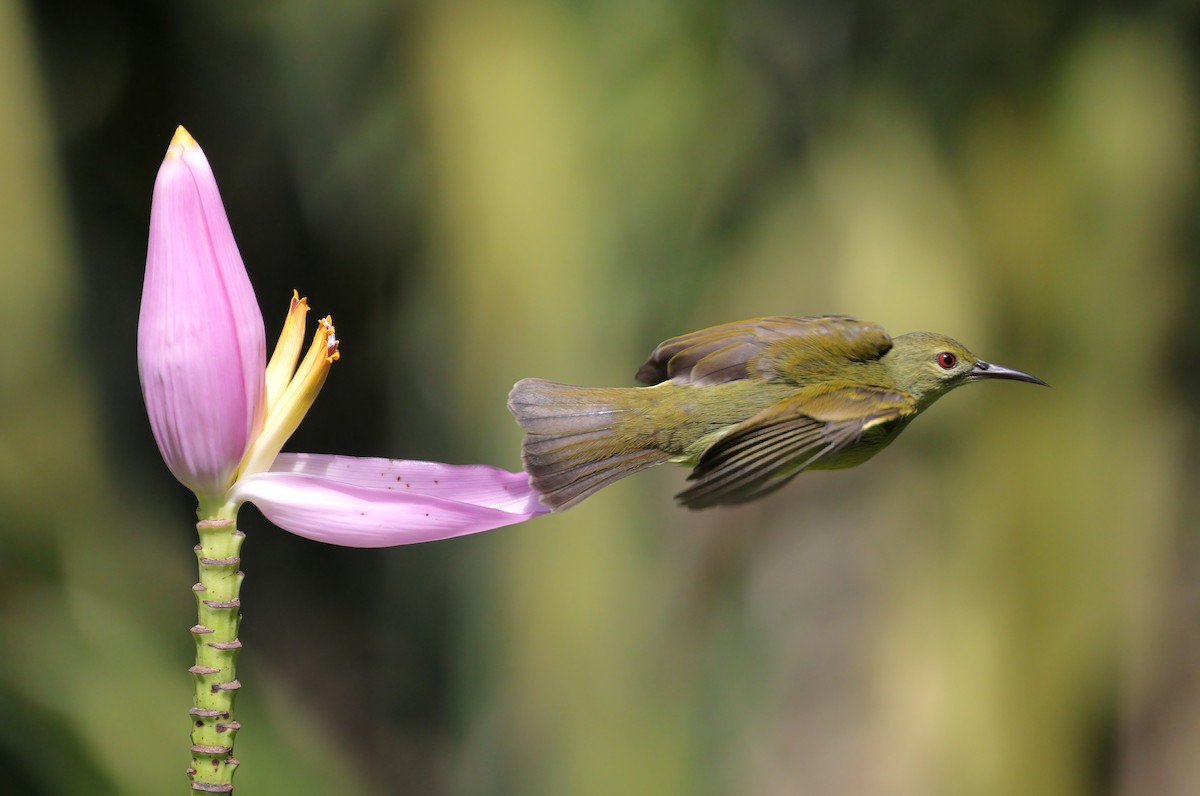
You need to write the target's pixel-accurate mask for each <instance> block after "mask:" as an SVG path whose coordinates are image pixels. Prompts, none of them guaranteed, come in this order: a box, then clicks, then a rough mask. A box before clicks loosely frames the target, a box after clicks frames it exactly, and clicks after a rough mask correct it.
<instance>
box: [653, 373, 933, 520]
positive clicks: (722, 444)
mask: <svg viewBox="0 0 1200 796" xmlns="http://www.w3.org/2000/svg"><path fill="white" fill-rule="evenodd" d="M916 411H917V405H916V401H915V400H914V399H913V397H912V396H911V395H908V394H906V393H902V392H897V391H894V390H887V389H883V388H881V387H863V386H858V385H854V384H848V383H841V384H835V385H820V386H818V387H812V388H808V389H806V390H802V391H801V392H800V393H798V394H797V395H795V396H793V397H791V398H788V399H787V400H784V401H781V402H779V403H778V404H776V405H774V406H772V407H770V408H769V409H765V410H763V411H762V412H760V413H758V414H757V415H755V416H754V417H751V418H750V419H748V420H745V421H743V422H741V423H739V424H738V425H736V426H734V427H733V428H732V429H730V430H729V432H728V433H727V434H726V435H725V436H723V437H721V439H719V440H717V442H715V443H713V444H712V445H711V446H710V447H709V448H708V449H707V450H706V451H704V453H703V454H702V455H701V456H700V460H699V461H698V462H697V463H696V466H695V468H694V469H693V470H692V474H691V475H690V476H688V480H689V481H691V482H692V484H691V485H690V486H689V487H688V488H687V489H685V490H684V491H682V492H680V493H679V494H678V495H676V498H677V499H678V500H679V502H680V503H682V504H684V505H685V506H687V507H688V508H693V509H699V508H705V507H708V506H714V505H717V504H721V503H725V504H728V503H743V502H745V501H747V500H753V499H755V498H758V497H761V496H763V495H765V494H767V493H768V492H772V491H774V490H776V489H778V488H779V487H781V486H783V485H784V484H785V483H787V482H788V481H789V480H791V479H792V478H793V477H795V476H796V475H797V474H798V473H800V472H801V471H802V470H804V469H805V468H806V467H810V466H812V465H813V464H816V463H817V462H819V461H820V460H822V459H825V458H826V457H832V456H834V455H836V454H837V453H838V452H840V451H843V450H845V449H846V448H847V447H849V446H850V445H852V444H854V443H855V442H857V441H858V440H859V439H860V438H861V437H862V434H863V432H865V431H866V430H867V429H869V428H872V427H873V426H877V425H880V424H881V423H887V422H890V421H894V420H900V419H902V418H905V417H908V416H911V415H913V414H915V413H916Z"/></svg>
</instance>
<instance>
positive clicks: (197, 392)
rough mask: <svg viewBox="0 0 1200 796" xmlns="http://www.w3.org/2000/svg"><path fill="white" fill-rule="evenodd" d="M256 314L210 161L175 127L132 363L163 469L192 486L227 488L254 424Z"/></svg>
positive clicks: (259, 390) (158, 189) (261, 351)
mask: <svg viewBox="0 0 1200 796" xmlns="http://www.w3.org/2000/svg"><path fill="white" fill-rule="evenodd" d="M265 364H266V341H265V339H264V333H263V321H262V314H261V312H260V311H259V308H258V302H257V300H256V299H255V296H254V289H253V287H251V285H250V279H249V277H248V276H247V275H246V268H245V266H244V265H243V264H242V258H241V255H240V254H239V253H238V249H237V244H236V243H234V240H233V231H232V230H231V229H230V227H229V220H228V218H227V217H226V215H225V208H224V206H223V205H222V203H221V196H220V193H219V192H218V190H217V183H216V180H215V178H214V177H213V173H212V169H211V168H210V167H209V165H208V160H207V159H206V158H205V157H204V153H203V152H202V151H201V150H200V147H199V146H198V145H197V144H196V142H195V141H193V140H192V138H191V136H189V135H188V134H187V132H186V131H185V130H183V128H180V129H179V131H177V132H176V134H175V138H174V139H172V141H171V146H170V148H169V149H168V150H167V156H166V158H165V159H164V160H163V163H162V166H161V167H160V169H159V172H158V179H157V180H156V181H155V184H154V199H153V203H152V205H151V208H150V234H149V245H148V247H147V252H146V277H145V281H144V283H143V286H142V308H141V315H140V317H139V319H138V372H139V375H140V377H141V383H142V395H143V397H144V398H145V401H146V411H147V413H148V414H149V416H150V427H151V429H152V430H153V432H154V438H155V440H156V441H157V442H158V447H159V451H160V452H161V453H162V456H163V460H164V461H165V462H166V463H167V466H168V467H169V468H170V469H171V472H172V473H173V474H174V475H175V477H176V478H178V479H179V480H180V481H181V482H182V483H183V484H184V485H186V486H187V487H188V488H189V489H191V490H192V491H193V492H195V493H196V494H197V495H207V496H219V495H222V494H223V493H224V491H225V490H226V489H227V488H228V487H229V485H230V483H231V482H232V480H233V474H234V472H235V471H236V469H237V466H238V463H239V462H240V461H241V458H242V454H243V453H244V452H245V450H246V446H247V444H248V442H249V441H250V440H251V439H252V438H253V437H254V436H255V435H257V433H258V431H259V429H260V428H261V427H262V413H263V391H264V386H263V380H264V375H263V374H264V368H265Z"/></svg>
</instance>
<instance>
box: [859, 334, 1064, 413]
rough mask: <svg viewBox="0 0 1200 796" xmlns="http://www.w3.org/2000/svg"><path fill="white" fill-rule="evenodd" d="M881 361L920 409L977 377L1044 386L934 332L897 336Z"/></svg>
mask: <svg viewBox="0 0 1200 796" xmlns="http://www.w3.org/2000/svg"><path fill="white" fill-rule="evenodd" d="M882 361H883V363H884V365H886V366H887V368H888V370H889V371H890V372H891V374H892V377H893V378H894V379H895V380H896V385H897V386H898V387H900V388H901V389H903V390H906V391H907V392H910V393H912V394H913V395H914V396H916V398H917V401H918V403H919V404H920V406H921V408H924V407H926V406H928V405H929V404H931V403H933V402H934V401H936V400H937V399H938V398H940V397H942V396H943V395H945V394H946V393H948V392H950V391H951V390H953V389H954V388H955V387H959V386H962V385H963V384H966V383H968V382H972V381H979V380H980V379H1013V380H1015V381H1027V382H1030V383H1032V384H1041V385H1043V386H1045V385H1046V382H1044V381H1042V380H1041V379H1039V378H1037V377H1035V376H1030V375H1029V374H1028V373H1023V372H1021V371H1019V370H1013V369H1012V368H1006V367H1004V366H1002V365H993V364H992V363H990V362H984V361H983V360H981V359H979V358H977V357H976V356H975V355H974V354H972V353H971V352H970V351H968V350H967V349H966V347H965V346H964V345H963V344H962V343H960V342H958V341H957V340H952V339H950V338H949V337H946V336H945V335H941V334H935V333H933V332H912V333H911V334H903V335H900V336H899V337H897V338H895V339H894V340H893V345H892V350H891V351H889V352H888V353H887V354H886V355H885V356H884V357H883V360H882Z"/></svg>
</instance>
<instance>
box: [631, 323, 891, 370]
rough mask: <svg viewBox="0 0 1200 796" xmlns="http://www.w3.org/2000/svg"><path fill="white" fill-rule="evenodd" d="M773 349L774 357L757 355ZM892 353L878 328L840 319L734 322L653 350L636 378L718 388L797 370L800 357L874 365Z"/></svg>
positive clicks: (885, 337)
mask: <svg viewBox="0 0 1200 796" xmlns="http://www.w3.org/2000/svg"><path fill="white" fill-rule="evenodd" d="M781 342H783V343H784V344H783V345H775V346H774V347H773V349H772V350H773V351H775V352H776V353H777V356H774V357H766V358H764V357H763V356H762V354H763V353H764V352H765V351H766V350H767V348H768V347H770V346H772V345H773V344H777V343H781ZM891 347H892V339H891V337H889V336H888V333H887V332H886V331H884V330H883V328H881V327H880V326H877V325H875V324H873V323H867V322H865V321H859V320H856V319H854V318H850V317H847V316H845V315H823V316H812V317H806V318H794V317H790V316H786V315H773V316H769V317H765V318H752V319H750V320H747V321H735V322H734V323H726V324H722V325H720V326H713V327H711V328H708V329H701V330H700V331H698V332H691V333H689V334H685V335H680V336H679V337H672V338H671V339H670V340H666V341H664V342H662V343H660V344H659V345H658V347H657V348H655V349H654V351H653V352H651V354H650V358H649V359H647V360H646V364H644V365H642V367H641V368H640V369H639V370H638V372H637V380H638V381H639V382H641V383H642V384H651V385H653V384H660V383H661V382H664V381H668V380H670V381H673V382H676V383H679V384H698V385H704V384H720V383H723V382H728V381H735V380H737V379H745V378H748V377H750V376H760V377H763V378H768V379H770V378H772V377H773V376H774V375H775V374H776V372H777V371H776V366H777V365H778V364H781V363H784V362H786V364H787V365H788V366H789V367H802V366H803V362H804V359H805V358H806V357H812V356H814V355H821V356H824V357H829V356H835V357H841V358H844V359H848V360H855V361H865V360H869V359H878V358H879V357H881V356H883V355H884V354H885V353H887V352H888V350H889V349H891Z"/></svg>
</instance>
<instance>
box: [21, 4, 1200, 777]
mask: <svg viewBox="0 0 1200 796" xmlns="http://www.w3.org/2000/svg"><path fill="white" fill-rule="evenodd" d="M1198 43H1200V8H1197V6H1196V4H1194V3H1187V2H1170V1H1169V0H1168V1H1164V2H1156V3H1140V4H1138V3H1115V2H1109V3H1086V2H1069V1H1067V0H1051V1H1050V2H1041V1H1039V2H1032V1H1030V0H1018V1H1017V2H1008V3H1005V2H999V0H985V2H980V3H958V2H948V1H947V0H916V1H915V2H909V3H896V2H886V1H885V0H861V2H856V3H845V2H838V1H837V0H803V1H802V2H784V1H783V0H756V1H754V2H720V1H718V0H710V1H709V2H695V3H682V2H667V1H666V0H606V2H582V1H579V0H577V1H576V2H565V1H563V0H525V1H523V2H465V1H463V2H432V1H430V2H419V1H418V0H411V1H410V2H385V1H384V0H350V1H349V2H345V3H327V2H317V1H316V0H293V1H292V2H280V1H278V0H276V1H275V2H260V3H243V2H236V1H235V0H210V1H209V2H204V3H193V4H182V3H180V4H163V3H150V2H144V3H136V2H129V3H114V2H103V1H101V2H79V1H76V2H68V1H65V0H64V1H62V2H56V1H55V0H46V1H43V0H39V2H37V3H32V2H26V3H21V2H14V0H0V269H2V275H3V282H2V283H0V284H2V287H3V289H2V290H0V317H3V319H4V320H5V321H6V323H7V324H8V327H9V329H10V333H9V334H8V335H7V339H8V341H9V343H8V345H7V346H6V352H7V363H8V364H7V366H6V367H4V368H3V369H2V370H0V383H2V385H3V392H2V394H3V398H4V404H3V405H4V411H3V413H2V414H0V451H2V453H3V456H2V457H0V468H2V469H3V478H2V479H0V490H2V491H0V511H2V519H0V649H2V650H3V654H2V655H0V719H2V720H0V769H2V770H3V771H4V781H5V787H6V789H7V790H8V792H13V793H22V794H79V793H89V794H103V793H113V794H163V793H182V792H184V790H185V788H186V780H185V778H184V774H183V769H184V766H185V765H186V762H187V757H188V756H187V733H188V720H187V717H186V710H187V707H188V706H189V704H190V696H191V685H190V679H189V677H188V675H187V674H186V671H185V670H186V668H187V666H188V665H190V662H191V652H192V642H191V640H190V635H189V633H188V632H187V629H188V627H190V625H191V624H192V623H193V622H194V618H195V613H194V603H193V597H192V594H191V592H190V588H189V587H190V586H191V584H192V582H193V580H194V577H195V574H194V573H195V561H194V557H193V554H192V551H191V547H192V545H193V544H194V541H195V539H194V530H193V528H192V522H193V521H194V520H193V514H192V512H193V509H194V504H193V501H192V499H191V495H190V494H188V493H187V491H186V490H185V489H184V488H182V487H181V486H179V485H178V484H177V483H175V482H174V481H173V480H172V479H171V477H170V475H169V474H168V473H167V470H166V468H165V466H163V464H162V462H161V461H160V460H159V459H158V454H157V450H156V448H155V445H154V442H153V439H152V438H151V435H150V433H149V427H148V423H147V422H146V419H145V415H144V410H143V408H142V405H141V399H140V395H139V391H138V386H137V384H138V383H137V374H136V360H135V351H134V340H135V327H136V318H137V309H138V301H139V294H140V288H141V279H142V269H143V266H144V257H145V235H146V227H147V218H148V212H149V202H150V197H151V188H152V185H153V180H154V175H155V172H156V170H157V168H158V165H159V162H160V160H161V158H162V155H163V152H164V151H165V149H166V146H167V143H168V141H169V140H170V138H171V135H172V132H173V130H174V128H175V125H177V124H184V125H186V126H187V127H188V129H189V130H190V132H191V133H192V134H193V135H194V136H195V137H196V139H197V140H198V141H199V142H200V144H201V145H202V146H203V147H204V149H205V151H206V153H207V155H208V157H209V159H210V161H211V162H212V164H213V167H214V169H215V171H216V174H217V177H218V180H219V182H220V185H221V188H222V192H223V195H224V198H225V202H226V206H227V209H228V212H229V216H230V219H231V221H232V224H233V227H234V231H235V234H236V235H237V237H238V241H239V244H240V246H241V250H242V254H243V256H244V258H245V260H246V264H247V267H248V269H249V271H250V275H251V279H252V281H253V282H254V284H255V287H256V289H257V291H258V295H259V298H260V301H261V303H262V305H263V309H264V315H265V316H266V318H267V321H268V331H269V334H273V333H274V332H275V331H276V330H277V329H278V326H279V323H280V322H281V321H282V318H283V315H284V313H285V311H286V307H287V302H288V298H289V297H290V295H291V290H292V289H293V288H297V289H299V290H300V292H301V294H302V295H307V296H308V297H309V299H310V304H311V306H312V307H313V308H314V309H315V310H316V312H317V314H319V315H324V314H326V313H332V314H333V316H334V319H335V321H336V322H337V327H338V331H339V333H340V336H341V338H342V341H343V342H342V352H343V358H342V360H341V361H340V362H339V363H338V364H337V366H336V368H335V369H334V372H333V374H332V376H331V378H330V381H329V383H328V385H327V386H326V388H325V391H324V393H323V394H322V396H321V398H320V400H319V401H318V402H317V404H316V406H315V408H314V410H313V411H312V412H311V413H310V415H309V419H308V421H307V422H306V424H305V426H304V427H303V428H302V429H301V430H300V432H299V433H298V434H297V436H296V438H294V440H293V442H292V443H291V444H290V445H289V449H291V450H310V451H322V452H344V453H354V454H361V455H369V454H373V455H387V456H395V457H407V458H428V459H435V460H440V461H451V462H487V463H491V464H496V465H502V466H505V467H509V468H512V469H516V468H517V467H518V466H519V460H518V450H519V434H518V431H517V428H516V426H515V424H514V423H513V422H512V421H511V418H510V417H509V416H508V413H507V412H506V410H505V407H504V402H505V395H506V393H507V390H508V388H509V386H510V385H511V384H512V382H514V381H515V380H517V379H519V378H521V377H524V376H532V375H536V376H542V377H545V378H552V379H556V380H562V381H574V382H578V383H583V384H593V385H621V384H629V383H631V382H632V375H633V373H634V371H635V370H636V369H637V367H638V366H639V365H640V364H641V362H642V361H643V359H644V357H645V355H646V354H647V353H648V352H649V350H650V349H651V348H652V347H653V346H654V345H655V344H656V343H658V342H659V341H660V340H662V339H665V338H667V337H670V336H672V335H675V334H679V333H682V332H686V331H690V330H692V329H696V328H700V327H703V326H707V325H711V324H714V323H719V322H723V321H729V320H735V319H740V318H744V317H752V316H755V315H765V314H776V313H778V314H800V315H802V314H813V313H828V312H843V313H849V314H854V315H857V316H860V317H863V318H866V319H870V320H874V321H877V322H879V323H881V324H883V325H885V326H886V327H887V328H888V329H890V330H892V331H893V332H895V333H899V332H904V331H911V330H920V329H929V330H936V331H939V332H943V333H946V334H949V335H951V336H954V337H956V338H958V339H961V340H962V341H964V342H965V343H966V344H967V345H968V346H970V347H971V348H972V349H973V350H974V351H976V352H977V353H978V354H979V355H981V356H983V357H984V358H987V359H990V360H994V361H997V362H1000V363H1002V364H1005V365H1009V366H1011V367H1016V368H1021V369H1024V370H1028V371H1030V372H1032V373H1035V374H1037V375H1039V376H1041V377H1042V378H1044V379H1046V380H1047V381H1049V382H1050V383H1051V384H1053V385H1054V388H1053V389H1052V390H1040V389H1034V388H1031V387H1028V386H1024V385H1014V384H990V385H987V386H986V387H976V388H972V389H970V390H965V391H962V392H960V393H956V394H955V395H954V396H953V397H950V398H948V399H946V400H945V401H943V402H942V403H941V404H939V405H938V406H937V408H936V409H934V410H933V411H932V412H931V414H930V416H929V417H928V418H926V419H922V420H921V421H920V422H918V423H917V424H916V425H915V426H914V427H913V428H912V429H910V430H909V431H908V432H907V433H906V434H905V435H904V439H903V440H901V441H900V442H899V443H898V444H896V445H895V446H893V447H892V448H891V449H889V450H888V451H887V452H886V453H885V454H884V455H882V456H880V457H879V458H878V459H876V460H874V461H872V462H870V463H869V464H868V465H866V466H864V467H862V468H860V469H857V470H852V471H846V472H833V473H829V472H826V473H812V474H808V475H806V476H804V477H802V478H799V479H797V480H796V481H795V482H793V484H792V485H791V486H789V487H788V488H787V489H785V490H782V491H780V492H778V493H776V494H775V495H774V496H772V497H771V498H769V499H767V500H763V501H761V502H759V503H754V504H751V505H748V506H745V507H744V508H738V509H736V510H713V511H709V512H702V513H689V512H686V511H684V510H681V509H678V508H676V507H675V506H674V505H673V501H672V500H671V495H672V494H673V493H674V492H675V491H677V490H678V489H679V488H680V486H681V485H682V483H683V479H684V475H685V473H684V472H683V471H681V470H675V469H670V470H669V469H667V468H659V470H656V471H653V472H650V473H646V474H642V475H639V476H637V477H634V478H632V479H629V480H627V481H625V482H622V483H620V484H618V485H616V486H614V487H612V488H610V489H607V490H605V491H604V492H602V493H601V494H600V495H598V496H596V497H595V498H593V499H591V500H588V501H587V502H586V503H584V504H583V505H581V506H579V507H578V508H576V509H574V510H572V511H570V512H568V513H565V514H563V515H560V516H553V517H546V518H542V519H539V520H536V521H534V522H531V523H528V524H526V525H523V526H517V527H512V528H507V529H501V530H497V531H495V532H492V533H487V534H483V535H480V536H476V537H473V538H464V539H458V540H454V541H449V542H444V543H438V544H430V545H423V546H416V547H411V548H397V549H391V550H382V551H363V550H345V549H338V548H332V547H327V546H322V545H318V544H313V543H309V542H306V541H304V540H301V539H297V538H294V537H291V536H289V535H288V534H286V533H284V532H282V531H279V530H278V529H276V528H273V527H272V526H270V525H269V524H268V523H266V522H265V521H264V520H263V519H262V518H261V516H260V515H258V514H257V513H256V512H255V510H254V509H252V508H247V509H246V510H245V511H244V512H243V518H242V527H243V528H244V529H245V530H246V532H247V534H248V541H247V544H246V545H245V547H244V550H243V555H244V564H243V567H244V569H245V571H246V574H247V580H246V585H245V588H244V590H243V595H242V597H243V602H244V605H245V610H244V615H245V623H244V625H243V629H242V640H243V642H244V644H245V653H244V655H243V656H242V660H241V667H240V671H239V674H240V678H241V680H242V682H243V683H244V684H245V689H244V691H243V693H242V695H241V697H240V699H239V709H240V712H241V716H240V718H241V721H242V724H243V727H244V729H243V730H242V733H241V734H240V736H239V738H238V747H237V751H238V756H239V758H240V759H241V760H242V761H243V764H244V765H243V767H242V770H241V771H240V773H239V774H238V778H237V779H238V786H239V787H238V792H239V793H245V794H277V793H280V794H281V793H288V794H329V793H337V794H385V793H386V794H391V793H400V794H432V795H433V796H441V795H443V794H445V795H448V796H449V795H458V794H468V795H470V796H475V795H476V794H481V795H483V796H488V795H490V794H496V795H499V794H529V795H531V796H562V795H565V796H576V795H578V796H591V795H593V794H594V795H596V796H601V795H604V796H609V795H611V794H635V795H637V794H648V795H650V796H659V795H662V796H672V795H673V794H684V795H686V796H691V795H692V794H696V795H697V796H725V795H726V794H734V795H741V794H747V795H749V796H783V795H784V794H834V795H839V794H854V795H856V796H860V795H864V794H865V795H868V796H874V795H876V794H878V795H879V796H925V795H927V794H936V795H939V796H940V795H942V794H945V795H947V796H976V795H979V796H990V795H994V796H1011V795H1012V794H1034V795H1035V796H1040V795H1042V794H1046V795H1047V796H1059V795H1061V796H1073V795H1076V794H1080V795H1089V796H1090V795H1091V794H1121V795H1127V794H1165V795H1167V796H1171V795H1174V794H1181V795H1182V794H1195V793H1198V792H1200V754H1197V748H1200V629H1198V628H1200V625H1198V613H1200V544H1198V542H1200V540H1198V538H1197V533H1196V531H1197V527H1198V526H1200V512H1198V511H1197V508H1196V500H1195V495H1196V489H1197V486H1200V483H1198V474H1200V434H1198V430H1200V408H1198V401H1197V394H1198V392H1200V377H1198V376H1197V373H1198V368H1200V316H1198V313H1197V306H1198V303H1200V289H1198V285H1200V280H1198V279H1197V277H1198V276H1200V271H1198V257H1197V243H1198V236H1197V220H1198V215H1197V212H1196V194H1197V192H1196V187H1197V186H1196V180H1197V169H1196V166H1197V151H1198V149H1197V143H1198V136H1197V133H1198V128H1197V124H1198V118H1197V111H1198V99H1200V97H1198V94H1197V87H1198V83H1197V74H1198V72H1197V66H1198V64H1200V49H1198ZM199 298H202V297H199Z"/></svg>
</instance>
